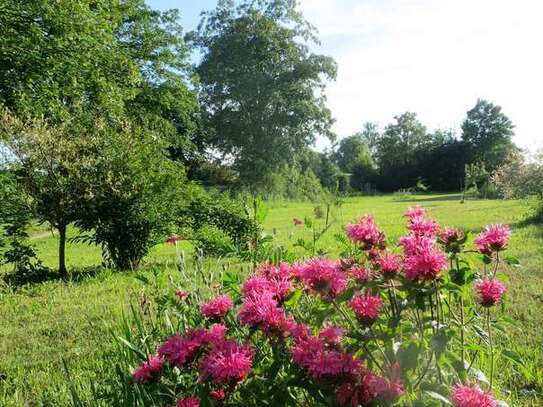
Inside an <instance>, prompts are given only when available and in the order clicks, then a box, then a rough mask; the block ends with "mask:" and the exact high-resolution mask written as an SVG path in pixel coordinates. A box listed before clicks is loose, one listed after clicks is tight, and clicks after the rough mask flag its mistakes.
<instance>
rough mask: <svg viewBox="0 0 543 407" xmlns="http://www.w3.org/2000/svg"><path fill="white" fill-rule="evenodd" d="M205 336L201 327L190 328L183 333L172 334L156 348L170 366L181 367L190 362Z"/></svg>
mask: <svg viewBox="0 0 543 407" xmlns="http://www.w3.org/2000/svg"><path fill="white" fill-rule="evenodd" d="M205 338H206V331H205V330H203V329H192V330H189V331H187V333H185V335H183V336H181V335H174V336H171V337H170V338H168V340H166V342H164V343H163V344H162V345H161V346H160V347H159V348H158V354H159V355H160V356H161V357H162V358H164V359H165V360H167V361H168V362H169V363H170V364H171V365H172V366H177V367H178V368H182V367H184V366H186V365H187V364H189V363H192V362H193V361H194V359H195V357H196V355H197V354H198V351H199V350H200V347H201V346H202V343H203V341H204V340H205Z"/></svg>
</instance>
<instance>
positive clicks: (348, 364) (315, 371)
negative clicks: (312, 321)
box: [290, 336, 362, 379]
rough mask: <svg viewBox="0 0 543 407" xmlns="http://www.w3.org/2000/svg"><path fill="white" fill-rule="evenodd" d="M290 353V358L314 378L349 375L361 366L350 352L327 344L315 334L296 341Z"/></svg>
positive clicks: (332, 377) (333, 377) (337, 377)
mask: <svg viewBox="0 0 543 407" xmlns="http://www.w3.org/2000/svg"><path fill="white" fill-rule="evenodd" d="M290 353H291V355H292V360H293V361H294V362H295V363H296V364H298V365H299V366H301V367H302V368H304V369H305V370H307V373H308V374H309V375H310V376H311V377H312V378H314V379H339V378H345V377H350V376H351V375H353V374H354V373H355V372H356V371H358V369H360V367H361V366H362V364H361V362H360V360H358V359H357V358H355V357H354V356H353V355H351V354H350V353H346V352H343V351H341V350H339V349H337V347H335V346H329V345H328V344H327V343H326V342H325V341H324V340H323V339H322V338H318V337H315V336H310V337H308V338H307V339H304V340H300V341H298V342H296V344H295V345H294V346H293V347H292V348H291V349H290Z"/></svg>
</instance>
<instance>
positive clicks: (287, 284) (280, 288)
mask: <svg viewBox="0 0 543 407" xmlns="http://www.w3.org/2000/svg"><path fill="white" fill-rule="evenodd" d="M256 273H257V274H256V275H255V276H252V277H250V278H249V279H247V280H246V281H245V282H244V283H243V284H242V285H241V292H242V293H243V295H245V296H250V295H254V294H257V293H262V292H264V291H270V292H272V293H274V296H275V299H276V300H278V301H282V300H284V299H285V298H286V297H287V296H288V295H289V294H290V293H291V292H292V290H293V288H294V287H293V285H292V282H291V267H290V265H289V264H288V263H281V264H280V265H279V267H276V266H273V265H271V264H269V263H264V264H261V265H260V266H258V268H257V270H256Z"/></svg>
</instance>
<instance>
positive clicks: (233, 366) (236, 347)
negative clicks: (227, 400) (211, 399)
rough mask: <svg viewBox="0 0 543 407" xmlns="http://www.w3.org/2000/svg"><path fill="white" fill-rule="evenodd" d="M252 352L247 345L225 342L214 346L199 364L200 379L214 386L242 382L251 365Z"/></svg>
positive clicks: (230, 341)
mask: <svg viewBox="0 0 543 407" xmlns="http://www.w3.org/2000/svg"><path fill="white" fill-rule="evenodd" d="M253 356H254V351H253V349H252V348H251V347H250V346H249V345H241V344H239V343H237V342H236V341H232V340H226V341H224V342H222V343H220V344H218V345H217V346H215V347H214V348H213V349H212V350H211V352H209V354H207V355H206V356H205V357H204V358H203V359H202V361H201V363H200V368H199V370H200V378H201V379H202V380H206V379H211V380H212V381H213V382H214V383H216V384H228V385H233V384H236V383H238V382H240V381H242V380H243V379H244V378H245V377H247V375H248V374H249V372H250V371H251V368H252V365H253Z"/></svg>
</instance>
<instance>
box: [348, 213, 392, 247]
mask: <svg viewBox="0 0 543 407" xmlns="http://www.w3.org/2000/svg"><path fill="white" fill-rule="evenodd" d="M347 234H348V235H349V239H351V241H353V242H354V243H357V244H359V245H360V247H361V248H362V249H363V250H369V249H371V248H373V247H383V246H384V243H385V234H384V233H383V232H382V231H380V230H379V229H378V228H377V226H376V225H375V221H374V220H373V217H372V216H371V215H364V216H363V217H362V218H360V220H359V221H358V223H353V224H349V225H347Z"/></svg>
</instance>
